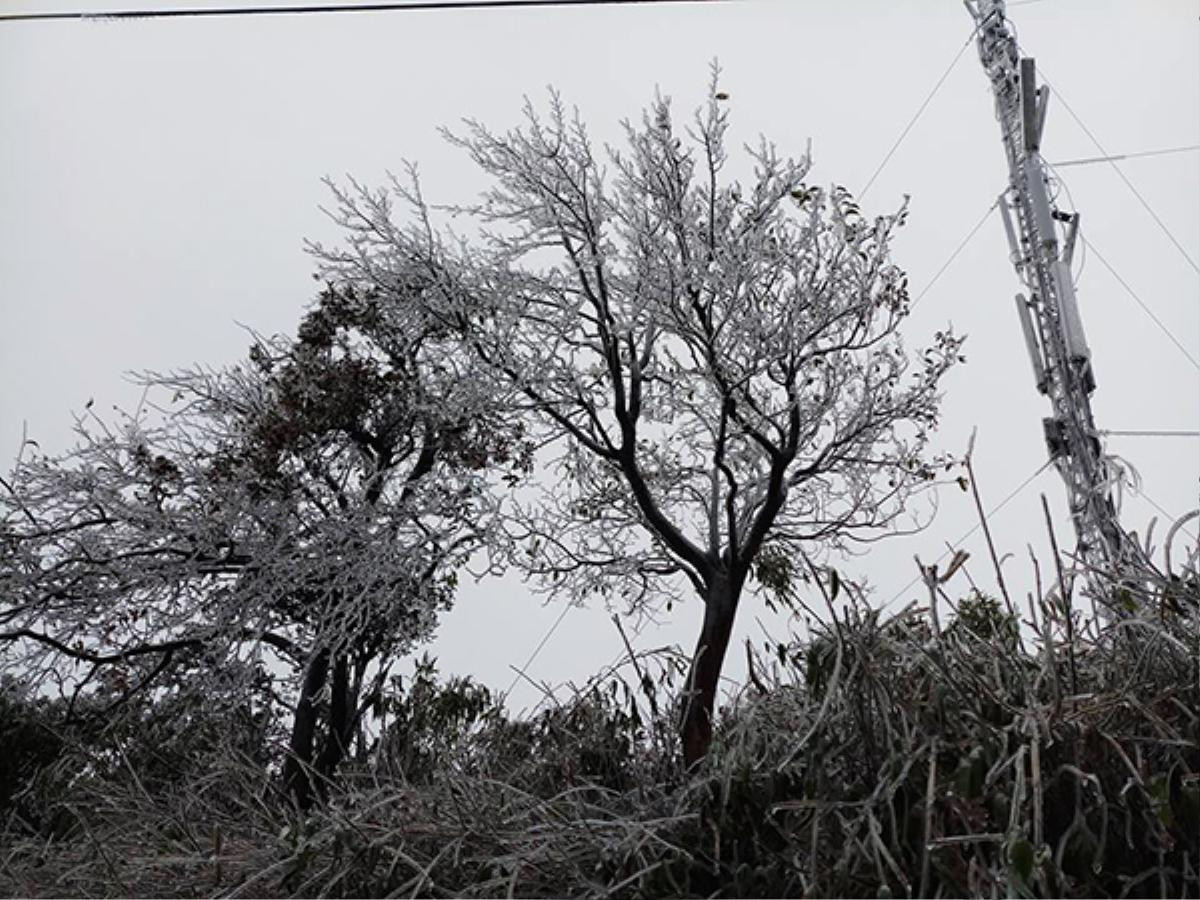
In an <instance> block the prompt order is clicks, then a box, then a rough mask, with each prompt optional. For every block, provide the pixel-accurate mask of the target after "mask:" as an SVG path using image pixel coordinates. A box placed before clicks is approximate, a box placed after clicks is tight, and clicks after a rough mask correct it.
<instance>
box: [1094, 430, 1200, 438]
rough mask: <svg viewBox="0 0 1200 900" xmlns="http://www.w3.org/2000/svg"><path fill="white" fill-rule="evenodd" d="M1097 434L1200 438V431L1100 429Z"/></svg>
mask: <svg viewBox="0 0 1200 900" xmlns="http://www.w3.org/2000/svg"><path fill="white" fill-rule="evenodd" d="M1096 433H1097V434H1103V435H1112V436H1114V437H1117V436H1120V437H1200V429H1191V430H1186V431H1185V430H1178V429H1176V430H1167V429H1163V430H1161V431H1153V430H1146V429H1140V428H1099V429H1097V430H1096Z"/></svg>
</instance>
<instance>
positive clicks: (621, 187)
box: [316, 76, 960, 763]
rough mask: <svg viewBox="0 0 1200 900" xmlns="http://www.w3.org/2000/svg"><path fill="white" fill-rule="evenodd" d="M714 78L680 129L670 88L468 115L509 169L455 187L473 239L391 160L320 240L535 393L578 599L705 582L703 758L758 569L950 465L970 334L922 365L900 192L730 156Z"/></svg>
mask: <svg viewBox="0 0 1200 900" xmlns="http://www.w3.org/2000/svg"><path fill="white" fill-rule="evenodd" d="M712 91H713V96H712V99H711V100H710V102H709V103H708V104H707V106H706V107H705V108H703V109H702V110H700V111H698V112H697V113H696V114H695V117H694V119H693V121H692V123H691V125H690V127H688V128H687V129H686V130H685V132H684V133H682V134H681V133H679V131H678V129H677V127H676V125H675V123H674V122H673V120H672V116H671V109H670V106H669V102H668V101H667V100H666V99H662V98H658V99H656V100H655V101H654V102H653V104H652V105H651V106H650V108H649V109H648V111H647V112H646V113H645V114H644V115H643V118H642V120H641V122H640V123H638V124H631V123H628V122H627V123H625V125H624V131H625V137H626V147H625V148H624V149H622V150H620V151H617V150H612V149H609V150H608V151H607V152H606V153H605V154H603V155H598V154H597V152H596V150H595V149H594V147H593V144H592V142H591V141H590V139H589V137H588V135H587V132H586V130H585V128H584V125H583V124H582V122H581V121H580V119H579V116H578V113H574V114H569V113H568V111H567V110H566V109H565V108H564V106H563V104H562V103H561V102H560V100H559V99H558V98H557V96H553V95H552V99H551V103H550V106H549V111H548V113H546V114H545V115H541V114H539V113H538V112H536V111H535V110H534V109H533V108H532V107H531V106H530V105H529V104H526V109H525V117H524V123H523V124H522V125H521V126H520V127H517V128H516V129H514V130H511V131H508V132H505V133H502V134H498V133H495V132H493V131H490V130H488V129H487V128H486V127H484V126H483V125H481V124H479V123H477V122H474V121H469V122H467V124H466V129H465V132H464V133H463V134H461V135H452V134H448V137H449V139H450V140H451V142H452V143H454V144H455V145H456V146H458V147H460V148H462V149H464V150H465V151H466V152H467V153H468V154H469V155H470V156H471V158H472V159H473V160H474V161H475V163H476V164H477V165H479V166H480V167H481V168H482V169H483V170H484V171H485V172H486V173H488V174H489V175H490V176H491V177H492V178H493V179H494V186H493V187H492V188H491V189H490V190H488V191H487V192H486V193H485V194H484V195H483V196H482V197H481V200H480V202H479V203H478V204H476V205H474V206H470V207H458V208H455V209H454V210H453V211H454V212H455V213H456V214H457V215H459V216H469V217H470V218H469V219H467V221H470V222H472V223H474V224H475V225H477V226H478V228H479V233H478V236H477V237H473V238H471V239H466V238H459V237H455V236H454V235H452V234H450V233H447V232H440V231H438V230H437V229H436V228H435V227H434V226H433V225H432V224H431V214H432V213H431V208H430V207H429V206H428V205H427V204H426V202H425V201H424V199H423V198H422V196H421V194H420V191H419V189H418V188H417V187H416V183H415V178H414V179H413V182H412V184H411V185H409V184H408V183H401V182H399V181H397V180H395V179H393V184H392V190H391V192H390V193H388V192H374V191H369V190H365V189H362V188H360V187H358V186H357V185H355V186H354V190H350V191H339V192H338V197H339V201H340V203H339V213H338V217H339V219H340V221H341V223H342V224H343V225H344V226H345V227H346V229H347V230H348V234H349V240H348V246H347V247H345V248H342V249H327V248H319V247H318V248H316V249H317V252H318V254H319V255H320V256H321V257H322V258H323V259H324V261H325V268H324V269H323V274H324V275H325V277H327V278H330V279H335V280H340V281H345V282H349V283H358V284H370V285H372V286H373V287H374V288H375V289H376V290H378V291H380V292H381V294H382V295H383V296H384V297H385V298H386V297H387V296H388V294H389V292H390V291H394V290H395V287H394V286H397V285H402V286H403V287H404V291H403V292H401V293H402V295H403V296H404V297H405V298H409V297H414V296H415V297H417V298H419V302H421V303H422V304H423V305H424V307H425V308H426V309H427V310H429V311H430V313H431V314H432V315H434V316H436V317H438V318H439V319H440V320H442V321H445V322H446V323H448V324H451V325H453V326H454V327H456V328H457V329H458V330H459V331H460V333H461V335H462V336H463V339H464V341H465V343H466V344H467V345H468V346H469V347H470V348H471V350H472V352H473V353H474V354H475V356H476V358H477V359H478V360H479V361H480V364H481V366H482V368H483V369H484V370H485V371H486V372H488V373H491V375H492V376H495V377H498V378H499V379H500V380H502V381H506V382H507V383H509V384H510V385H511V386H512V387H514V388H515V389H516V390H517V391H518V392H519V394H520V396H521V397H522V398H523V401H524V404H525V406H526V408H528V409H529V410H531V411H533V412H534V413H536V419H537V421H538V423H539V427H540V429H541V431H540V433H539V439H540V440H541V441H543V442H546V443H547V445H551V444H552V445H553V446H555V447H557V448H558V451H559V452H558V453H557V455H556V456H555V457H554V461H553V467H554V468H553V470H552V471H553V476H552V480H553V484H552V486H551V489H550V490H549V491H548V492H547V496H546V497H545V498H544V499H543V501H542V502H539V503H537V504H534V505H532V506H520V505H518V506H515V507H514V508H515V509H516V512H515V513H514V518H515V521H517V522H518V523H519V524H520V526H521V529H522V531H521V532H520V534H519V536H520V537H523V538H524V539H525V540H524V555H525V557H526V565H528V566H529V567H530V568H532V569H533V570H535V571H537V572H540V573H542V574H544V575H546V576H548V578H549V579H550V580H551V582H553V583H555V584H556V585H558V586H559V587H560V588H562V589H564V590H565V591H567V592H569V593H571V594H573V595H574V596H575V597H576V598H579V597H581V596H585V595H586V594H588V593H590V592H593V591H601V592H603V593H605V594H606V595H607V596H609V597H623V598H624V599H625V600H626V601H627V602H629V603H630V604H632V605H635V606H636V605H639V604H642V603H645V602H648V601H649V600H650V599H651V597H652V596H657V597H658V598H659V599H660V600H661V597H662V594H663V593H664V592H665V593H666V594H667V596H668V597H672V596H674V595H677V593H678V592H679V591H680V590H681V588H682V587H683V586H684V585H690V587H691V589H692V590H693V591H694V592H695V594H697V595H699V597H700V598H701V599H702V601H703V605H704V620H703V625H702V627H701V632H700V637H699V640H698V642H697V645H696V650H695V654H694V657H693V660H692V667H691V675H690V680H689V690H688V693H687V696H686V699H685V702H684V704H683V711H682V715H681V734H682V740H683V751H684V757H685V759H686V760H687V761H688V762H689V763H691V762H694V761H696V760H697V759H699V758H700V757H702V756H703V755H704V754H705V752H706V750H707V747H708V744H709V742H710V739H711V733H712V726H711V717H712V711H713V705H714V701H715V695H716V690H717V684H718V677H719V674H720V671H721V667H722V662H723V660H724V658H725V652H726V648H727V646H728V642H729V636H730V632H731V629H732V627H733V623H734V616H735V614H736V612H737V609H738V605H739V602H740V600H741V598H742V595H743V592H744V590H745V588H746V586H747V582H748V580H749V579H751V578H752V577H753V576H755V575H757V576H759V580H760V581H763V582H765V583H768V584H773V585H775V586H779V585H780V584H782V583H784V582H786V581H787V580H788V578H789V577H790V576H789V568H788V567H789V565H790V560H792V559H794V558H795V556H796V551H798V550H799V548H802V547H804V546H806V545H808V544H810V543H814V544H816V543H822V544H825V545H829V544H833V545H837V544H840V543H842V542H844V541H847V540H850V539H852V538H854V537H856V536H867V535H868V534H878V533H880V532H881V531H885V530H887V529H888V527H889V526H890V525H892V524H893V523H895V522H896V520H897V518H898V517H899V516H901V515H902V514H903V513H904V508H905V502H906V500H907V499H908V498H909V496H910V494H911V492H912V490H913V489H914V487H915V486H916V485H918V484H920V483H921V482H922V481H924V480H927V479H928V478H930V477H932V475H931V471H930V467H929V462H930V461H929V460H927V459H926V458H925V457H924V455H923V454H924V453H925V452H926V448H927V440H928V437H929V433H930V429H931V428H932V427H933V426H934V425H935V424H936V419H937V410H938V401H939V394H938V383H939V380H940V379H941V377H942V375H943V374H944V373H945V372H946V371H947V369H948V368H949V367H950V366H951V365H952V364H953V363H954V362H955V361H956V360H957V359H959V358H960V357H959V356H958V353H959V343H960V341H959V339H957V338H955V337H954V336H952V335H951V334H950V333H949V332H945V333H938V334H937V335H936V336H935V340H934V342H933V345H932V346H931V347H930V348H929V349H927V350H924V351H923V352H922V353H921V355H920V356H919V357H918V360H919V361H918V362H917V364H915V365H914V364H913V362H912V361H911V360H910V357H909V356H908V355H907V354H906V353H905V350H904V348H903V346H902V342H901V338H900V335H899V331H898V329H899V326H900V323H901V322H902V320H903V319H904V317H905V316H906V314H907V311H908V304H909V297H908V293H907V279H906V278H905V276H904V274H903V273H902V272H901V270H900V269H899V268H897V266H896V265H894V264H893V263H892V262H891V260H890V256H889V244H890V241H891V239H892V236H893V234H894V232H895V230H896V228H897V227H899V226H900V225H901V224H902V223H903V221H904V218H905V210H904V209H903V208H902V209H901V210H900V211H899V212H897V213H896V214H893V215H887V216H881V217H878V218H874V219H868V218H866V217H864V216H863V215H862V213H861V212H860V210H859V208H858V206H857V205H856V204H855V202H854V200H853V198H852V197H851V195H850V193H849V192H848V191H847V190H846V189H844V188H842V187H833V188H832V189H829V190H825V189H822V188H818V187H815V186H811V185H809V184H807V183H806V182H805V178H806V176H807V174H808V171H809V160H808V159H807V158H805V159H802V160H799V161H794V160H790V159H785V158H782V157H781V156H779V155H778V154H777V152H776V150H775V148H774V147H773V146H771V145H770V144H768V143H766V142H765V141H763V142H761V143H760V144H759V145H758V146H757V148H752V149H749V150H748V153H749V161H750V162H751V163H752V166H753V170H752V174H751V175H750V177H749V179H748V180H747V182H746V183H745V184H744V185H743V184H742V183H740V182H738V181H737V180H732V179H730V178H729V177H728V176H727V174H726V170H727V168H729V161H728V159H727V152H726V133H727V112H726V110H725V104H726V97H725V95H724V94H722V93H720V92H719V91H718V89H717V84H716V77H715V76H714V79H713V83H712ZM392 195H399V197H400V198H401V200H402V202H404V203H405V204H406V205H407V206H408V207H409V208H410V209H411V210H412V211H413V213H414V214H415V215H414V221H413V223H412V224H410V225H408V226H402V225H398V224H395V223H394V221H393V216H392V199H391V196H392ZM400 295H401V294H397V297H399V296H400ZM405 302H409V301H408V300H407V299H406V301H405ZM556 441H558V443H553V442H556ZM675 576H682V580H680V578H678V577H675Z"/></svg>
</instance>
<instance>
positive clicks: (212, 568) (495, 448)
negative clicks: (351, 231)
mask: <svg viewBox="0 0 1200 900" xmlns="http://www.w3.org/2000/svg"><path fill="white" fill-rule="evenodd" d="M394 312H395V314H394V315H393V316H392V317H391V318H387V317H381V316H380V315H378V310H377V309H376V308H375V304H374V303H373V300H372V298H371V297H369V296H366V297H360V296H358V295H357V294H355V293H354V292H353V291H351V290H339V289H335V288H332V287H331V288H329V289H327V290H326V291H325V292H324V293H323V294H322V297H321V299H320V301H319V302H318V303H317V304H316V305H315V307H314V308H313V309H312V310H311V311H310V312H309V314H308V315H307V316H306V317H305V319H304V321H303V323H302V324H301V327H300V329H299V336H298V339H297V340H295V341H284V340H279V339H277V340H274V341H270V342H266V341H258V342H256V344H255V346H254V347H252V348H251V354H250V356H251V359H250V361H249V362H248V363H247V364H245V365H242V366H237V367H233V368H230V369H228V370H225V371H222V372H209V371H205V370H192V371H187V372H182V373H177V374H174V375H166V376H153V377H151V378H150V379H149V381H148V387H149V389H150V390H151V392H152V394H151V395H152V396H156V397H157V396H160V395H162V394H164V393H167V394H168V396H170V395H172V394H173V399H172V401H171V402H170V403H168V404H166V405H164V406H162V407H161V408H159V409H157V410H156V409H154V408H152V407H150V406H148V405H147V404H143V406H142V407H141V408H140V409H139V410H138V411H137V412H136V413H135V414H132V415H127V416H124V417H123V418H122V419H121V420H120V422H119V423H118V424H117V426H115V427H110V426H109V425H107V424H106V423H105V422H104V421H103V420H101V419H100V418H99V417H96V416H92V415H91V414H89V417H88V418H87V419H83V418H81V419H80V421H79V423H78V428H77V431H78V434H79V437H80V443H79V445H78V446H77V447H76V448H75V449H74V450H73V451H71V452H69V453H67V454H66V455H65V456H62V457H59V458H53V459H51V458H46V457H39V456H36V455H35V456H34V458H31V459H27V460H24V461H22V462H21V463H20V464H19V465H18V467H17V469H16V471H15V472H14V473H13V474H12V475H11V476H10V478H9V479H6V480H4V481H3V483H2V485H0V486H2V487H3V488H4V489H5V491H4V493H3V494H2V495H0V641H3V644H0V665H2V666H3V667H4V668H5V669H8V670H9V671H12V672H14V673H15V674H16V675H17V676H18V677H19V678H20V679H21V680H22V681H23V682H24V683H27V684H29V683H41V684H43V685H44V684H46V683H47V682H49V681H51V680H57V681H59V682H60V683H61V684H62V685H63V687H64V688H65V689H67V690H69V691H70V692H71V693H72V694H73V695H75V696H81V695H86V694H88V693H89V692H92V691H95V690H97V689H101V690H103V689H105V688H106V687H108V688H111V687H112V686H114V685H116V686H117V689H116V690H109V691H108V695H109V696H111V704H110V710H115V709H116V708H117V707H119V706H120V705H121V704H122V703H124V702H125V701H127V700H128V699H129V698H130V697H132V696H133V695H134V694H136V693H137V692H139V691H145V690H153V689H156V688H159V687H161V686H162V685H163V684H164V683H165V679H164V675H165V674H166V673H169V672H171V671H180V670H182V669H185V668H187V669H191V670H194V669H195V665H194V660H195V658H196V657H197V656H198V655H202V656H203V659H204V660H205V662H206V665H208V666H211V667H213V669H214V670H215V671H213V673H212V677H213V678H218V677H219V676H220V675H221V674H222V671H223V670H233V669H235V668H238V666H236V665H235V662H236V661H243V662H244V661H247V660H257V661H258V668H259V669H260V670H262V669H271V668H274V669H275V670H278V668H279V666H280V664H282V666H283V667H284V668H285V670H286V671H289V672H291V673H292V674H291V676H290V678H289V679H288V681H287V691H286V694H287V695H288V697H289V698H291V699H289V700H288V701H287V702H288V704H289V705H291V706H292V707H293V712H292V724H291V736H290V739H289V753H288V755H287V757H286V760H285V762H284V776H285V781H286V783H287V786H288V788H289V790H290V791H291V793H292V794H293V796H294V797H295V798H296V799H297V800H298V801H299V802H300V803H301V804H302V805H307V803H309V802H310V800H311V797H312V791H313V787H314V785H315V784H317V783H319V780H320V778H321V777H323V778H328V777H330V776H332V775H333V773H334V771H335V770H336V768H337V766H338V765H339V764H340V762H341V761H342V759H343V757H344V756H345V755H346V753H347V751H348V748H349V745H350V742H351V738H352V736H353V735H354V734H355V732H356V729H357V728H358V725H359V722H360V720H361V718H362V716H363V715H364V713H365V712H366V711H367V709H368V708H369V706H370V705H371V703H372V702H373V701H374V700H376V699H377V694H378V690H379V686H380V685H382V684H383V681H384V678H385V677H386V674H387V670H388V667H389V666H390V665H391V664H392V663H393V662H394V660H395V659H396V658H397V657H398V656H399V655H401V654H403V653H405V652H407V650H409V649H410V648H411V647H412V646H413V645H414V644H415V643H417V642H420V641H423V640H426V639H427V638H428V637H429V636H430V635H431V634H432V632H433V629H434V627H435V625H436V620H437V613H438V611H439V610H441V609H443V608H445V607H447V606H448V604H449V603H450V601H451V598H452V596H453V589H454V584H455V578H456V568H457V566H458V565H459V564H461V563H462V562H463V561H464V560H465V558H466V556H467V555H468V554H469V553H471V552H472V551H473V550H474V549H475V548H476V547H477V546H478V545H479V543H480V541H482V540H483V539H484V537H485V531H486V516H485V515H484V510H483V508H482V503H483V496H484V490H483V489H484V477H485V472H486V470H487V468H488V467H490V466H495V467H498V468H500V469H504V468H507V469H509V470H510V471H514V470H515V471H519V470H521V469H522V468H527V466H528V462H527V454H526V453H524V451H522V450H521V444H520V435H519V428H518V427H513V426H511V425H509V424H507V423H505V422H504V421H503V420H502V419H501V418H500V417H499V416H498V415H497V414H495V413H492V412H489V410H487V409H481V408H479V406H478V403H477V398H478V394H477V392H473V393H472V395H471V396H465V395H464V392H463V391H462V389H461V387H460V385H462V384H463V383H464V382H463V379H462V378H461V377H460V375H461V373H460V372H458V371H457V370H456V366H457V365H458V363H457V361H456V359H455V354H454V352H453V351H452V350H451V351H447V350H446V349H445V346H444V345H445V342H444V340H443V337H444V329H441V332H439V329H438V328H437V327H434V326H433V325H432V324H431V323H429V322H428V321H427V322H425V323H424V324H422V322H421V321H420V320H419V318H414V317H413V316H412V315H408V314H407V313H408V312H410V311H406V310H395V311H394ZM459 355H460V356H461V354H459ZM263 648H269V649H270V651H271V652H273V654H274V655H275V657H276V658H275V660H274V661H273V662H269V661H267V660H264V659H263V658H262V657H261V653H262V650H263ZM91 706H92V708H95V704H91ZM314 773H315V774H316V775H317V776H319V777H318V778H317V779H315V780H314V778H313V775H314Z"/></svg>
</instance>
